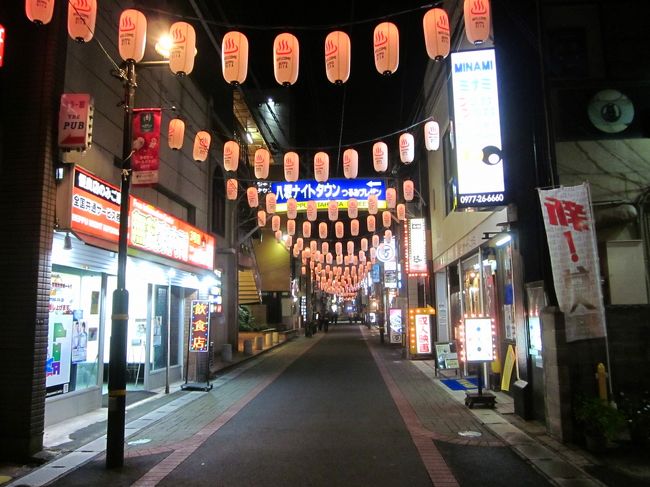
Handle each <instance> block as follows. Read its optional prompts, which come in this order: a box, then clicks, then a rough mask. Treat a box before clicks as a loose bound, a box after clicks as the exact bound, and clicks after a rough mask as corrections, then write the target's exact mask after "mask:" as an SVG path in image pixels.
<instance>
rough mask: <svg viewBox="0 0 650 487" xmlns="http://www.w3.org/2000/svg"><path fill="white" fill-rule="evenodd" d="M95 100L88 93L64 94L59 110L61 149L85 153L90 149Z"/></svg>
mask: <svg viewBox="0 0 650 487" xmlns="http://www.w3.org/2000/svg"><path fill="white" fill-rule="evenodd" d="M92 118H93V99H92V98H91V96H90V95H89V94H87V93H64V94H62V95H61V106H60V108H59V147H60V148H61V149H65V150H80V151H85V150H86V149H88V148H89V147H90V144H91V142H92V138H93V131H92Z"/></svg>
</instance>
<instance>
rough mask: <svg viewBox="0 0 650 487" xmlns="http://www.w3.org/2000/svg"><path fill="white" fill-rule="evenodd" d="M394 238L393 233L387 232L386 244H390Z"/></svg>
mask: <svg viewBox="0 0 650 487" xmlns="http://www.w3.org/2000/svg"><path fill="white" fill-rule="evenodd" d="M392 238H393V232H392V231H390V230H386V231H385V232H384V242H386V243H390V241H391V239H392Z"/></svg>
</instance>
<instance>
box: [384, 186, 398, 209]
mask: <svg viewBox="0 0 650 487" xmlns="http://www.w3.org/2000/svg"><path fill="white" fill-rule="evenodd" d="M396 204H397V190H396V189H395V188H387V189H386V205H387V206H388V208H395V205H396Z"/></svg>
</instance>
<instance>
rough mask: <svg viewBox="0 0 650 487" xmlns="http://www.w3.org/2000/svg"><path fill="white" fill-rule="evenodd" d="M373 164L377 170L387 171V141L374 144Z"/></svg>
mask: <svg viewBox="0 0 650 487" xmlns="http://www.w3.org/2000/svg"><path fill="white" fill-rule="evenodd" d="M372 164H373V166H374V168H375V171H377V172H385V171H386V169H388V146H387V145H386V143H385V142H375V143H374V144H373V146H372Z"/></svg>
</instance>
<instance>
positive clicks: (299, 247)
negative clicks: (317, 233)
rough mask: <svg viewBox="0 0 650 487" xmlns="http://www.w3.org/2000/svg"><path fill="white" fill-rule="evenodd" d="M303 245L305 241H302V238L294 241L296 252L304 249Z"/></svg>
mask: <svg viewBox="0 0 650 487" xmlns="http://www.w3.org/2000/svg"><path fill="white" fill-rule="evenodd" d="M304 243H305V241H304V240H303V238H302V237H298V238H297V239H296V248H297V249H298V250H302V249H303V247H304Z"/></svg>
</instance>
